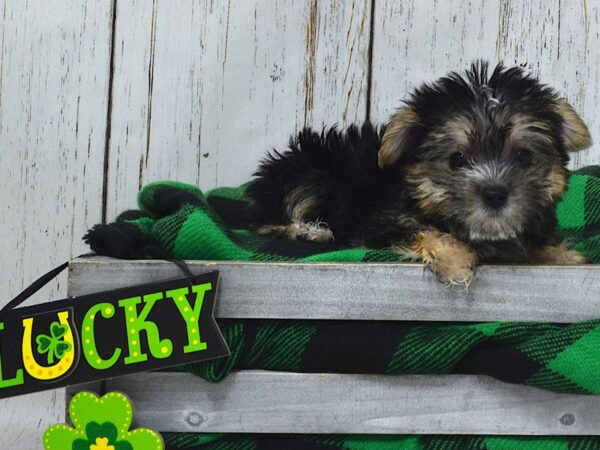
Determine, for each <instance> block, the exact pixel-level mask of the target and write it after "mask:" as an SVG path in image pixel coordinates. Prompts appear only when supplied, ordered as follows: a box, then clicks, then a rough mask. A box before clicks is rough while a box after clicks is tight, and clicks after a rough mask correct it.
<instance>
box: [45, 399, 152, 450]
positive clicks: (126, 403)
mask: <svg viewBox="0 0 600 450" xmlns="http://www.w3.org/2000/svg"><path fill="white" fill-rule="evenodd" d="M69 416H70V417H71V421H72V422H73V424H74V425H75V428H74V429H73V428H71V427H69V426H67V425H53V426H51V427H50V428H48V429H47V430H46V432H45V433H44V449H45V450H164V443H163V440H162V438H161V436H160V434H158V433H156V432H154V431H152V430H149V429H147V428H138V429H136V430H133V431H129V427H130V426H131V421H132V419H133V407H132V406H131V401H130V400H129V398H127V396H125V395H124V394H122V393H120V392H109V393H108V394H106V395H104V396H102V397H98V396H96V395H95V394H93V393H91V392H79V393H77V394H76V395H75V396H74V397H73V398H72V399H71V402H70V403H69Z"/></svg>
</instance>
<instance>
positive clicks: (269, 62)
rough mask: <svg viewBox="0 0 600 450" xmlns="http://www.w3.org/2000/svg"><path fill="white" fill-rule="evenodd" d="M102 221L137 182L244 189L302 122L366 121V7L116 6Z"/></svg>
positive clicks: (126, 201) (162, 0) (364, 2)
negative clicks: (269, 154)
mask: <svg viewBox="0 0 600 450" xmlns="http://www.w3.org/2000/svg"><path fill="white" fill-rule="evenodd" d="M117 12H118V14H117V27H116V37H115V41H116V45H115V49H116V53H115V84H114V89H113V94H114V95H113V103H112V124H113V129H112V138H111V143H110V164H109V190H108V218H109V219H112V218H113V217H115V215H116V214H118V213H119V212H121V211H122V210H123V209H124V208H128V207H132V206H134V201H135V196H136V193H137V191H138V190H139V187H140V186H141V185H142V184H145V183H148V182H150V181H154V180H157V179H176V180H180V181H184V182H189V183H193V184H196V185H200V187H202V188H204V189H207V188H212V187H215V186H224V185H237V184H240V183H242V182H245V181H247V180H248V179H249V178H250V175H251V174H252V172H254V170H255V168H256V165H257V161H258V160H259V159H260V158H262V157H263V156H264V155H265V153H266V151H267V150H269V149H271V148H272V147H280V148H281V147H283V146H285V145H286V144H287V141H288V139H289V136H290V135H291V134H292V133H294V132H295V131H297V130H299V129H300V128H302V127H303V126H304V125H305V124H315V125H319V126H320V125H321V123H322V122H325V123H327V124H334V123H336V122H337V123H339V124H347V123H352V122H356V121H362V120H364V118H365V114H366V98H367V78H368V42H369V24H370V21H369V15H370V3H369V1H368V0H353V1H331V2H317V1H316V0H313V1H311V2H298V1H292V0H286V1H280V2H275V3H274V2H270V1H264V0H252V1H233V2H232V1H227V2H225V1H223V2H206V1H194V2H189V1H179V0H177V1H172V0H168V1H167V0H154V1H153V2H148V1H128V2H118V11H117Z"/></svg>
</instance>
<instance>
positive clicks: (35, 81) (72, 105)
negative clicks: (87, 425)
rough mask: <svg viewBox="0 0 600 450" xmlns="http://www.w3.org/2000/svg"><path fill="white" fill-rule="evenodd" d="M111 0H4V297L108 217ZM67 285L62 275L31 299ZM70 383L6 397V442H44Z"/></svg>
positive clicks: (0, 108) (0, 219)
mask: <svg viewBox="0 0 600 450" xmlns="http://www.w3.org/2000/svg"><path fill="white" fill-rule="evenodd" d="M111 4H112V2H110V1H104V0H102V1H101V0H90V1H85V2H67V1H49V2H38V1H32V0H24V1H7V0H2V1H0V61H1V62H0V148H1V151H0V203H1V204H2V214H0V235H1V236H2V239H1V240H0V254H2V256H3V257H2V258H1V259H0V290H1V292H2V293H3V298H2V299H1V300H0V306H1V305H4V303H5V302H7V301H8V300H10V298H11V295H16V294H17V293H18V292H19V291H20V290H21V289H22V288H23V287H25V286H26V285H28V284H29V283H30V282H31V281H33V280H34V279H35V278H37V277H38V276H39V275H41V274H42V273H45V272H46V271H48V269H50V268H51V267H54V266H56V265H57V264H59V263H62V262H63V261H66V260H68V259H69V258H70V257H71V256H72V255H74V254H79V253H81V252H83V251H85V245H84V244H83V242H82V241H81V236H82V235H83V233H84V231H85V230H86V229H87V228H88V227H89V226H91V225H93V224H94V223H97V222H99V221H100V218H101V210H102V206H101V205H102V183H103V170H102V168H103V158H104V146H105V145H104V144H105V131H106V107H107V92H108V80H109V60H110V41H111V23H112V14H111ZM65 295H66V278H65V277H64V276H61V277H60V278H59V279H58V280H57V281H55V282H53V283H52V284H51V285H50V286H49V288H47V289H45V290H44V291H42V292H40V294H38V295H37V296H36V297H35V298H34V299H32V300H30V302H31V303H34V302H36V301H37V302H40V301H47V300H48V299H56V298H61V297H64V296H65ZM64 403H65V391H64V389H60V390H56V391H52V392H43V393H38V394H32V395H27V396H24V397H19V398H15V399H7V400H1V401H0V411H2V412H1V413H0V447H2V448H19V449H24V450H27V449H39V448H41V447H42V443H41V438H42V435H43V431H44V429H45V428H46V427H48V426H49V425H50V424H53V423H58V422H62V421H64V418H65V414H64Z"/></svg>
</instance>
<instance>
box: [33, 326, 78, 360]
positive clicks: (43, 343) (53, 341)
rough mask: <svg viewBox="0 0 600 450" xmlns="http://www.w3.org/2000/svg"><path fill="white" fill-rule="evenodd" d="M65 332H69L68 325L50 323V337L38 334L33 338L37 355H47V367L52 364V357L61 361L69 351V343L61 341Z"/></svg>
mask: <svg viewBox="0 0 600 450" xmlns="http://www.w3.org/2000/svg"><path fill="white" fill-rule="evenodd" d="M67 331H69V326H68V325H61V324H60V323H58V322H52V323H51V324H50V336H48V335H45V334H40V335H38V336H37V337H36V338H35V342H36V343H37V351H38V353H39V354H40V355H43V354H44V353H48V357H47V361H48V365H52V364H54V357H56V358H58V359H59V360H61V359H63V357H64V356H65V354H66V353H67V352H68V351H69V350H71V343H70V342H67V341H65V340H64V339H63V337H64V335H65V334H67Z"/></svg>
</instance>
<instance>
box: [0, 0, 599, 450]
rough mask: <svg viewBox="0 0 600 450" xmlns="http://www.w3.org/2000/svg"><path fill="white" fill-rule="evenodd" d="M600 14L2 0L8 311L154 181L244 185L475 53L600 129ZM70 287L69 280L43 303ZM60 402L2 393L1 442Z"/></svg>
mask: <svg viewBox="0 0 600 450" xmlns="http://www.w3.org/2000/svg"><path fill="white" fill-rule="evenodd" d="M599 15H600V1H599V0H523V1H518V2H517V1H511V0H468V1H467V0H403V1H393V0H354V1H351V0H347V1H342V0H337V1H334V0H306V1H293V0H287V1H283V0H229V1H225V0H223V1H218V0H213V1H209V0H194V1H189V0H127V1H125V0H79V1H77V0H47V1H38V0H0V16H1V17H0V23H1V25H0V30H1V33H0V35H1V37H0V198H1V199H2V213H1V214H0V233H1V236H2V239H1V240H0V254H1V255H2V256H3V257H2V258H1V259H0V289H1V291H2V292H3V293H4V296H5V298H4V299H2V300H0V305H1V304H3V303H5V302H6V301H8V300H9V299H10V298H11V296H13V295H15V294H16V293H18V292H19V291H20V290H21V289H22V288H23V287H24V286H26V285H27V284H29V283H30V282H31V281H32V280H33V279H34V278H35V277H37V276H39V275H40V274H42V273H44V272H46V271H47V270H48V269H49V268H51V267H53V266H55V265H57V264H59V263H60V262H62V261H65V260H66V259H68V258H69V257H71V256H73V255H77V254H79V253H82V252H84V251H85V250H86V248H85V246H84V245H83V243H82V241H81V236H82V235H83V234H84V232H85V230H86V229H87V228H89V227H90V226H92V225H93V224H95V223H98V222H101V221H110V220H111V219H113V218H114V217H115V215H116V214H117V213H118V212H119V211H121V210H123V209H124V208H128V207H133V206H134V205H135V194H136V192H137V191H138V189H139V187H140V186H141V185H143V184H145V183H147V182H149V181H153V180H157V179H178V180H181V181H186V182H190V183H195V184H198V185H199V186H201V187H202V188H205V189H206V188H211V187H214V186H217V185H236V184H239V183H241V182H243V181H246V180H247V179H248V178H249V177H250V174H251V173H252V171H253V168H254V167H255V165H256V162H257V160H258V159H259V158H260V157H261V156H262V155H263V154H264V152H265V150H267V149H268V148H271V147H281V146H283V145H284V144H285V143H286V141H287V139H288V137H289V135H290V134H291V133H293V132H295V131H296V130H298V129H299V128H301V127H303V126H304V125H316V126H320V125H322V124H334V123H337V124H339V125H345V124H349V123H352V122H360V121H363V120H365V119H371V120H374V121H383V120H386V118H387V117H388V116H389V115H390V114H391V113H392V111H393V110H394V108H395V107H397V106H398V105H399V104H400V101H401V99H402V98H403V97H404V96H405V94H406V93H407V91H408V90H409V89H410V88H411V87H413V86H415V85H416V84H418V83H421V82H423V81H427V80H433V79H434V78H436V77H438V76H440V75H441V74H443V73H445V72H446V71H447V70H450V69H453V70H456V69H462V68H464V67H465V65H466V64H468V63H469V62H471V61H472V60H474V59H476V58H486V59H489V60H490V61H493V62H496V61H498V60H503V61H504V62H505V63H507V64H525V65H526V66H527V67H528V68H530V69H531V70H532V71H533V72H534V73H535V74H538V75H539V76H540V77H541V78H542V80H544V81H546V82H547V83H549V84H552V85H554V86H555V87H556V88H558V89H560V90H561V91H562V92H563V93H564V94H565V95H566V97H567V98H568V99H569V100H570V101H571V102H572V103H573V105H574V106H575V107H576V109H577V110H579V111H580V112H581V114H582V115H583V117H584V118H585V119H586V120H587V122H588V124H589V125H590V129H591V131H592V135H593V137H594V138H595V139H596V140H598V139H599V138H600V135H599V133H598V130H599V129H600V127H599V126H600V114H599V112H600V101H599V98H598V97H599V95H600V89H599V86H600V83H599V79H598V77H599V73H600V71H599V65H600V56H599V54H598V51H597V49H598V48H600V18H599ZM599 161H600V149H599V147H595V148H593V149H592V150H590V151H587V152H585V153H581V154H578V155H576V156H575V158H574V160H573V163H572V164H573V166H574V167H579V166H582V165H586V164H596V163H598V162H599ZM65 293H66V286H65V278H64V277H62V278H60V279H59V280H58V281H57V282H55V283H53V284H52V285H51V286H50V287H49V288H48V289H46V290H44V291H43V292H42V293H41V294H40V295H38V296H36V299H35V301H43V300H47V299H56V298H59V297H61V296H64V295H65ZM63 401H64V393H62V391H53V392H49V393H42V394H35V395H30V396H25V397H22V398H19V399H13V400H4V401H0V444H3V445H2V447H3V448H5V447H6V448H23V449H25V448H32V449H33V448H40V439H41V436H42V430H43V429H44V428H45V427H46V426H48V425H49V424H50V423H54V422H56V421H60V420H62V419H63V417H64V411H63V403H62V402H63ZM17 442H18V444H17Z"/></svg>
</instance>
